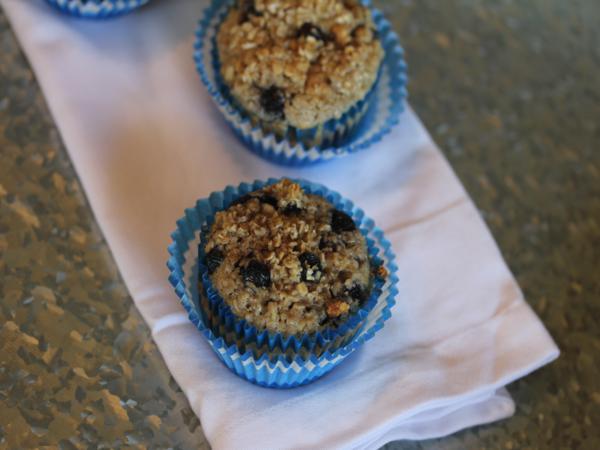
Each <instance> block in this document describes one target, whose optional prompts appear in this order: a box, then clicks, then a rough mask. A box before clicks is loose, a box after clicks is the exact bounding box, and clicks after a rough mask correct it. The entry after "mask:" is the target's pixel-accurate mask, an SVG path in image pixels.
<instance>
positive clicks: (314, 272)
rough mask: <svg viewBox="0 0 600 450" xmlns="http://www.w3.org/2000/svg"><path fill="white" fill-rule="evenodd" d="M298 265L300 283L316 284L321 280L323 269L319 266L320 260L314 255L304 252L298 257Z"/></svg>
mask: <svg viewBox="0 0 600 450" xmlns="http://www.w3.org/2000/svg"><path fill="white" fill-rule="evenodd" d="M298 259H299V260H300V265H301V266H302V273H301V274H300V279H301V280H302V281H309V282H318V281H319V280H320V279H321V274H322V271H323V267H322V266H321V259H320V258H319V257H318V256H317V255H315V254H314V253H310V252H304V253H302V254H301V255H300V256H298Z"/></svg>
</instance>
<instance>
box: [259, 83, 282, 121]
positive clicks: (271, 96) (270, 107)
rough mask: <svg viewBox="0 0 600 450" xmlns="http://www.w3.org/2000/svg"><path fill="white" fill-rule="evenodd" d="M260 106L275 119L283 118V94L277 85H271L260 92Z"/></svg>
mask: <svg viewBox="0 0 600 450" xmlns="http://www.w3.org/2000/svg"><path fill="white" fill-rule="evenodd" d="M260 106H261V107H262V109H263V110H264V111H265V112H266V113H267V114H269V115H271V116H273V117H275V118H277V119H281V120H283V119H285V111H284V109H285V94H284V92H283V90H282V89H280V88H278V87H277V86H271V87H270V88H267V89H264V90H263V91H262V92H261V94H260Z"/></svg>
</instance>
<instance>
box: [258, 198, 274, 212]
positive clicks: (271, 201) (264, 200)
mask: <svg viewBox="0 0 600 450" xmlns="http://www.w3.org/2000/svg"><path fill="white" fill-rule="evenodd" d="M258 200H259V201H260V202H261V203H266V204H267V205H271V206H272V207H273V208H275V209H277V203H278V202H277V199H276V198H275V197H273V196H272V195H269V194H263V195H261V196H260V197H259V198H258Z"/></svg>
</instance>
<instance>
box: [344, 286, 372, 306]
mask: <svg viewBox="0 0 600 450" xmlns="http://www.w3.org/2000/svg"><path fill="white" fill-rule="evenodd" d="M348 295H350V297H352V298H353V299H354V300H358V301H359V302H364V301H365V300H366V299H367V291H366V289H365V288H364V287H363V286H361V285H360V284H355V285H354V286H352V288H351V289H350V290H349V291H348Z"/></svg>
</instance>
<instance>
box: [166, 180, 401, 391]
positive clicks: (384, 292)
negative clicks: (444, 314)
mask: <svg viewBox="0 0 600 450" xmlns="http://www.w3.org/2000/svg"><path fill="white" fill-rule="evenodd" d="M277 181H278V180H275V179H270V180H268V181H266V182H264V181H255V182H254V183H253V184H248V183H242V184H241V185H239V186H238V187H237V188H236V187H233V186H228V187H227V188H226V189H225V190H224V191H221V192H215V193H212V194H211V195H210V196H209V197H208V198H205V199H202V200H199V201H198V202H197V203H196V205H195V206H194V207H193V208H189V209H187V210H186V211H185V215H184V216H183V217H182V218H181V219H179V220H178V221H177V229H176V230H175V231H174V232H173V233H172V234H171V237H172V239H173V242H172V243H171V245H169V248H168V251H169V254H170V258H169V260H168V262H167V266H168V268H169V270H170V275H169V281H170V283H171V284H172V286H173V287H174V289H175V292H176V294H177V296H178V297H179V298H180V301H181V303H182V305H183V306H184V308H185V309H186V311H187V312H188V316H189V318H190V320H191V322H192V323H193V324H194V325H195V326H196V327H197V328H198V330H199V331H200V332H201V333H202V335H203V336H204V337H205V338H206V339H207V341H208V343H209V345H210V347H211V348H212V349H213V350H214V351H215V353H216V354H217V356H218V357H219V359H220V360H221V361H222V362H223V363H224V364H225V365H226V366H227V367H228V368H229V369H231V370H232V371H233V372H234V373H235V374H237V375H238V376H240V377H242V378H244V379H246V380H248V381H251V382H253V383H256V384H258V385H261V386H266V387H273V388H290V387H294V386H299V385H303V384H306V383H309V382H311V381H313V380H315V379H317V378H319V377H321V376H323V375H324V374H326V373H327V372H329V371H330V370H332V369H333V368H334V367H336V366H337V365H338V364H340V363H341V362H342V361H343V360H344V359H346V358H347V357H348V356H349V355H350V354H352V353H353V352H354V351H356V350H357V349H358V348H359V347H360V346H362V344H364V343H365V342H366V341H368V340H369V339H371V338H372V337H373V336H374V335H375V334H376V333H377V332H378V331H379V330H380V329H381V328H383V326H384V323H385V321H386V320H388V319H389V318H390V317H391V308H392V307H393V305H394V304H395V297H396V295H397V293H398V291H397V288H396V283H397V281H398V278H397V275H396V272H397V266H396V264H395V263H394V259H395V256H394V254H393V252H392V250H391V244H390V243H389V242H388V241H387V240H386V239H385V237H384V235H383V231H382V230H381V229H379V228H377V227H375V225H374V223H373V221H372V220H370V219H365V220H364V222H363V227H364V228H365V229H366V230H368V231H367V238H368V239H371V240H372V241H373V242H374V243H375V246H376V247H377V248H378V249H379V258H380V259H381V262H382V264H383V266H384V267H385V268H386V269H387V271H388V276H387V278H386V279H385V281H384V283H383V285H382V287H381V295H380V296H379V297H378V298H377V302H376V304H375V306H374V308H373V309H372V310H371V311H370V312H369V314H368V316H367V317H366V320H365V322H364V324H363V325H362V327H361V328H360V330H359V331H358V332H357V333H356V334H355V335H354V336H353V338H352V339H351V340H350V341H349V342H348V343H347V344H345V345H343V346H342V347H339V348H337V349H336V350H335V351H329V350H326V351H324V352H323V353H322V354H320V355H316V354H314V353H312V352H310V351H306V352H304V353H299V354H293V355H290V354H283V353H278V352H273V353H269V352H264V353H263V354H262V356H257V355H256V353H255V351H254V349H253V348H251V347H252V346H246V345H243V343H238V342H236V340H235V339H232V338H228V336H227V331H226V329H225V328H223V327H222V324H220V323H219V319H218V318H215V317H214V316H212V314H211V312H210V310H209V308H208V305H209V302H208V301H207V300H206V299H202V296H201V293H200V291H199V289H198V271H199V267H198V260H199V254H198V247H199V244H200V231H201V230H202V229H203V227H206V226H207V217H210V216H212V215H214V212H215V211H216V210H220V209H223V208H224V207H225V205H228V204H229V202H230V201H231V198H232V196H233V195H234V194H236V193H238V192H251V191H255V190H257V189H260V188H261V187H264V186H266V185H267V184H273V183H275V182H277ZM299 182H300V183H301V184H302V186H303V187H304V188H305V189H307V190H309V191H315V192H316V191H320V192H326V193H327V195H335V196H339V194H337V193H335V192H331V191H329V190H327V189H326V188H325V187H323V186H321V185H318V184H314V183H310V182H308V181H302V180H300V181H299ZM339 198H340V200H341V196H339Z"/></svg>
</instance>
